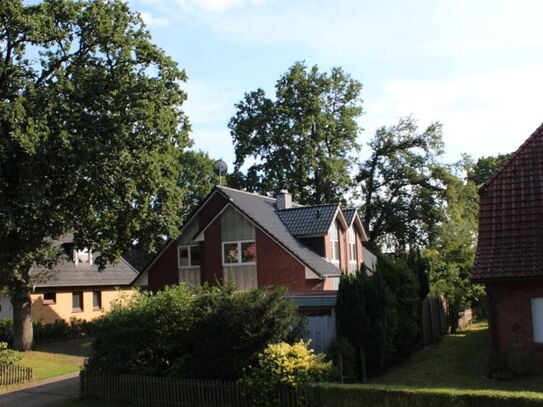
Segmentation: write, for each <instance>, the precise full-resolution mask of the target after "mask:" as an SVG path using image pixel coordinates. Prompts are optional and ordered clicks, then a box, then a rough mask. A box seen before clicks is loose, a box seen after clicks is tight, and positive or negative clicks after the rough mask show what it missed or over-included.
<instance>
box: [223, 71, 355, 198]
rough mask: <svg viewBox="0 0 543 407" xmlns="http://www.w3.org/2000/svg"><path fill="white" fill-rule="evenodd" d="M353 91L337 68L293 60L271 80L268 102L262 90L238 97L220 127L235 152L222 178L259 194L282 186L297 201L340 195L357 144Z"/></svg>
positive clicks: (348, 179)
mask: <svg viewBox="0 0 543 407" xmlns="http://www.w3.org/2000/svg"><path fill="white" fill-rule="evenodd" d="M361 88H362V85H361V84H360V83H359V82H357V81H355V80H353V79H351V77H350V76H349V75H348V74H346V73H345V72H344V71H343V70H342V69H341V68H333V69H332V70H331V71H330V72H329V73H326V72H325V73H321V72H319V69H318V67H317V66H313V67H311V68H307V67H306V66H305V64H304V63H301V62H297V63H295V64H294V65H293V66H292V67H290V69H289V70H288V71H287V72H286V73H285V74H284V75H283V76H282V77H281V78H280V79H279V80H278V81H277V83H276V85H275V99H274V100H272V99H270V98H268V97H266V94H265V92H264V91H263V90H262V89H257V90H256V91H254V92H250V93H247V94H245V97H244V98H243V100H242V101H241V102H239V103H238V104H236V108H237V112H236V114H235V116H234V117H232V119H231V120H230V123H229V124H228V127H229V128H230V134H231V135H232V139H233V141H234V147H235V152H236V161H235V170H236V173H235V174H234V175H233V177H231V178H230V180H231V181H230V182H231V183H232V184H233V186H237V187H242V188H246V189H247V190H249V191H258V192H261V193H273V194H275V193H277V192H278V191H279V190H281V189H288V190H290V191H291V192H292V193H293V194H294V198H295V199H296V200H297V201H299V202H301V203H304V204H319V203H329V202H338V201H340V200H342V199H343V194H344V192H345V191H346V190H347V189H348V188H349V186H350V183H351V177H350V169H351V167H352V164H353V161H354V157H352V156H351V155H352V154H353V153H354V152H356V151H358V149H359V146H358V144H357V141H356V138H357V136H358V133H359V127H358V123H357V119H358V117H359V116H360V114H361V113H362V107H361V105H362V100H361V98H360V91H361ZM246 164H247V165H248V168H247V170H246V173H245V174H244V173H242V172H240V170H243V169H244V168H242V167H244V166H245V165H246Z"/></svg>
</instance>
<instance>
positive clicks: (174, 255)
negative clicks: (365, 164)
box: [134, 186, 374, 293]
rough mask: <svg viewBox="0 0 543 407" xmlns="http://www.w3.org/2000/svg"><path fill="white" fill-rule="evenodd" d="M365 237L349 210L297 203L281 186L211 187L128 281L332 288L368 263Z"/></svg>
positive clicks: (160, 285) (158, 285) (147, 284)
mask: <svg viewBox="0 0 543 407" xmlns="http://www.w3.org/2000/svg"><path fill="white" fill-rule="evenodd" d="M365 241H367V236H366V233H365V231H364V227H363V225H362V222H361V220H360V218H359V216H358V214H357V213H356V210H354V209H342V208H341V207H340V205H337V204H330V205H316V206H303V205H299V204H297V203H295V202H292V196H291V194H290V193H288V192H286V191H284V192H281V193H279V194H278V196H277V198H276V199H275V198H270V197H266V196H262V195H257V194H254V193H248V192H244V191H239V190H236V189H232V188H226V187H219V186H217V187H215V189H214V190H213V191H212V192H211V193H210V194H209V195H208V197H207V198H206V199H205V200H204V201H203V203H202V204H201V205H200V206H199V207H198V208H197V210H196V211H195V212H194V214H193V215H192V216H191V217H190V218H189V219H188V220H187V222H186V224H185V225H184V226H183V228H182V231H181V235H180V237H179V238H177V239H175V240H172V241H170V242H169V244H167V245H166V246H165V247H164V248H163V250H162V251H161V252H159V253H158V254H157V256H155V258H154V259H153V261H151V263H150V264H149V265H148V266H147V268H146V269H145V270H144V272H143V273H142V274H141V275H140V276H139V277H138V278H137V279H136V281H135V283H134V284H135V285H136V286H144V287H148V288H149V289H150V290H153V291H156V290H160V289H161V288H163V287H164V286H166V285H171V284H178V283H179V282H187V283H189V284H194V285H200V284H203V283H209V284H216V283H221V282H224V281H226V280H232V281H234V282H235V283H236V284H237V285H238V286H239V287H240V288H241V289H251V288H262V287H270V286H286V287H287V288H288V289H289V291H290V292H291V293H296V292H305V291H331V290H332V291H333V290H337V287H338V282H339V276H340V275H341V272H342V271H345V272H352V271H355V270H357V269H358V268H359V267H360V265H361V264H362V263H363V262H364V260H365V257H368V259H366V263H372V262H373V261H374V259H373V255H371V253H369V252H367V251H366V250H365V249H364V248H363V242H365ZM367 260H371V261H369V262H368V261H367Z"/></svg>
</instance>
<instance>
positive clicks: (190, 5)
mask: <svg viewBox="0 0 543 407" xmlns="http://www.w3.org/2000/svg"><path fill="white" fill-rule="evenodd" d="M262 3H264V0H177V4H179V5H180V6H181V7H182V8H183V9H186V10H202V11H205V12H211V13H223V12H226V11H230V10H232V9H236V8H240V7H242V6H245V5H256V4H262Z"/></svg>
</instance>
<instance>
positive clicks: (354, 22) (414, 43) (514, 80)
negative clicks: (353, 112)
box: [129, 0, 543, 168]
mask: <svg viewBox="0 0 543 407" xmlns="http://www.w3.org/2000/svg"><path fill="white" fill-rule="evenodd" d="M129 4H130V6H131V8H132V10H133V11H138V12H140V13H141V14H142V16H143V18H144V20H145V21H146V23H147V26H148V29H149V31H150V32H151V35H152V37H153V41H154V42H155V43H156V44H158V45H159V46H160V47H161V48H163V49H164V50H165V51H166V53H167V54H168V55H170V56H171V57H172V58H173V59H174V60H175V61H177V63H178V64H179V66H180V67H181V68H183V69H185V71H186V72H187V74H188V77H189V80H188V82H187V83H186V84H184V85H183V88H184V89H185V90H186V92H187V93H188V97H189V100H188V101H187V103H186V105H185V106H184V110H185V111H186V113H187V114H188V116H189V118H190V121H191V123H192V128H193V133H192V138H193V139H194V141H195V145H194V147H195V148H196V149H201V150H204V151H207V152H209V154H210V155H211V156H212V157H214V158H221V157H222V158H223V159H224V160H225V161H226V162H227V163H228V164H229V166H230V168H232V163H233V160H234V149H233V146H232V140H231V137H230V134H229V131H228V128H227V123H228V121H229V119H230V118H231V117H232V116H233V115H234V113H235V107H234V104H235V103H237V102H239V101H240V100H241V99H242V98H243V95H244V93H245V92H250V91H253V90H256V89H257V88H259V87H260V88H263V89H264V90H265V91H266V93H267V94H268V96H269V97H272V96H273V93H274V85H275V82H276V81H277V80H278V79H279V77H280V76H281V75H282V74H284V73H285V72H286V71H287V69H288V68H289V67H290V66H291V65H292V64H293V63H294V62H295V61H302V60H303V61H305V62H306V64H307V65H309V66H311V65H315V64H316V65H318V66H319V68H320V69H321V70H329V69H330V68H331V67H334V66H341V67H342V68H343V69H344V70H345V71H346V72H348V73H349V74H350V75H351V77H352V78H354V79H356V80H358V81H360V82H361V83H362V84H363V90H362V98H363V99H364V110H365V113H364V115H363V116H362V117H361V119H360V124H361V127H362V128H364V131H363V132H362V133H361V135H360V143H361V144H362V146H363V147H362V151H361V156H364V155H366V154H367V152H368V148H367V147H366V146H365V144H366V143H367V142H368V141H369V140H370V138H371V137H372V136H373V134H374V133H375V130H376V129H377V128H379V127H381V126H390V125H393V124H395V123H396V122H397V120H398V118H399V117H401V116H406V115H412V116H413V117H415V118H416V119H418V121H419V124H420V126H421V127H424V126H426V125H428V124H430V123H431V122H433V121H440V122H442V123H443V125H444V140H445V146H446V151H447V154H446V159H447V161H449V162H453V161H456V160H458V159H459V158H460V154H461V153H468V154H471V155H472V156H474V157H475V158H477V157H480V156H483V155H495V154H498V153H506V152H511V151H513V150H515V149H516V148H517V147H518V146H519V145H520V144H521V143H522V142H523V141H524V140H525V139H526V138H527V137H528V136H529V135H530V134H531V133H532V132H533V131H534V130H535V129H536V128H537V127H538V126H539V125H540V124H541V122H543V109H542V107H543V103H542V101H541V100H540V99H541V98H543V24H541V16H542V15H543V2H540V1H535V0H534V1H525V0H516V1H500V0H492V1H490V0H475V1H474V0H470V1H466V0H454V1H453V0H450V1H437V0H416V1H415V0H394V1H392V0H381V1H379V0H375V1H373V0H358V1H350V0H349V1H348V0H336V1H332V0H329V1H324V0H291V1H287V0H275V1H274V0H129Z"/></svg>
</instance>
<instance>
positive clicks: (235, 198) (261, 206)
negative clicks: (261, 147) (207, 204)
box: [216, 187, 340, 276]
mask: <svg viewBox="0 0 543 407" xmlns="http://www.w3.org/2000/svg"><path fill="white" fill-rule="evenodd" d="M216 188H217V190H219V191H220V192H221V193H222V194H223V195H224V196H225V197H226V198H227V199H229V200H230V201H231V202H232V204H233V205H234V206H236V207H237V208H238V209H239V210H241V211H242V212H243V213H244V214H245V215H246V216H247V217H249V218H250V219H251V220H252V221H253V222H254V223H255V224H256V225H258V226H260V228H261V229H262V230H264V231H265V232H266V233H268V234H269V235H270V236H272V237H273V238H274V239H275V240H277V241H278V242H279V243H280V244H281V245H282V246H283V247H284V248H285V249H286V250H288V251H290V252H291V253H292V254H293V255H294V256H295V257H296V258H298V259H299V260H300V261H301V262H302V263H304V264H305V265H306V266H307V267H309V268H310V269H311V270H313V271H314V272H316V273H317V274H320V275H322V276H327V275H328V276H330V275H339V274H340V270H339V269H338V268H337V267H336V266H334V265H333V264H332V263H330V262H328V261H327V260H326V259H325V258H323V257H321V256H319V255H318V254H317V253H315V252H314V251H313V250H311V249H309V248H308V247H306V246H305V245H304V244H303V243H302V242H300V241H299V240H298V239H297V238H295V237H294V236H293V235H292V234H291V233H290V231H289V230H288V229H287V227H286V225H285V224H284V223H283V222H282V221H281V219H279V216H278V215H277V210H276V207H275V199H274V198H268V197H265V196H262V195H256V194H252V193H249V192H244V191H239V190H237V189H231V188H226V187H216Z"/></svg>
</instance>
